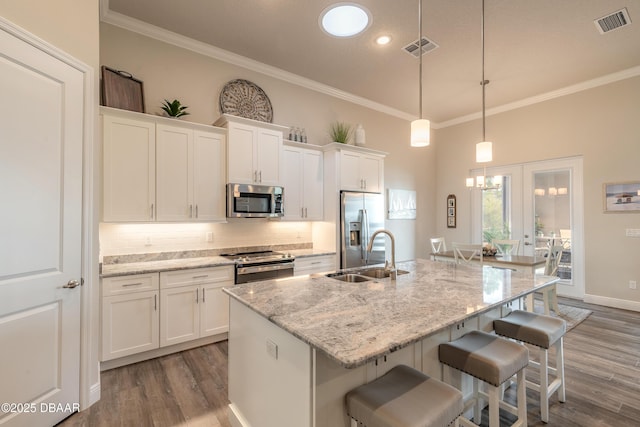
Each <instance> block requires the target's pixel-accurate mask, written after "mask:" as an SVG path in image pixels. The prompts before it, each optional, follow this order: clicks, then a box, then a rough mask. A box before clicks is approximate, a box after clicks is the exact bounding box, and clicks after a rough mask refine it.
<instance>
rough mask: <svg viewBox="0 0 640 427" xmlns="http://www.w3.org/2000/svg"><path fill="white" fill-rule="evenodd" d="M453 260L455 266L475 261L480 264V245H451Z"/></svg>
mask: <svg viewBox="0 0 640 427" xmlns="http://www.w3.org/2000/svg"><path fill="white" fill-rule="evenodd" d="M452 245H453V258H454V259H455V261H456V264H462V263H465V264H468V263H470V262H473V260H474V259H477V260H479V261H480V263H482V244H475V243H455V242H454V243H453V244H452Z"/></svg>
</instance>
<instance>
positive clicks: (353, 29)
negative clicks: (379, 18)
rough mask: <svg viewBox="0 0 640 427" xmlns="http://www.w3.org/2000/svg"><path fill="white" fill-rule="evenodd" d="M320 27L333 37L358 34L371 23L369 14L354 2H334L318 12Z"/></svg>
mask: <svg viewBox="0 0 640 427" xmlns="http://www.w3.org/2000/svg"><path fill="white" fill-rule="evenodd" d="M319 21H320V27H321V28H322V29H323V30H324V31H326V32H327V33H328V34H330V35H332V36H335V37H351V36H355V35H356V34H360V33H361V32H363V31H364V30H366V29H367V27H369V25H370V24H371V14H370V13H369V11H368V10H367V9H365V8H364V7H362V6H360V5H359V4H355V3H336V4H333V5H331V6H329V7H327V8H326V9H325V10H323V11H322V13H321V14H320V18H319Z"/></svg>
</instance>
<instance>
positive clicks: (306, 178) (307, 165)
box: [285, 150, 324, 221]
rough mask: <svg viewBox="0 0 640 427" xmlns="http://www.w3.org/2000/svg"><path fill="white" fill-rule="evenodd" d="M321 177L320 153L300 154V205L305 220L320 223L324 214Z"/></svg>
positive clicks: (305, 152) (307, 151) (307, 152)
mask: <svg viewBox="0 0 640 427" xmlns="http://www.w3.org/2000/svg"><path fill="white" fill-rule="evenodd" d="M323 176H324V175H323V169H322V153H320V152H318V151H311V150H304V151H303V153H302V185H303V188H302V194H303V203H302V205H303V207H304V215H305V216H304V219H306V220H310V221H312V220H313V221H322V218H323V214H324V212H323V208H324V204H323V197H324V186H323ZM285 188H286V187H285ZM285 191H286V190H285Z"/></svg>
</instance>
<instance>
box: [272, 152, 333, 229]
mask: <svg viewBox="0 0 640 427" xmlns="http://www.w3.org/2000/svg"><path fill="white" fill-rule="evenodd" d="M322 165H323V161H322V153H321V152H320V151H317V150H313V149H307V148H302V147H297V146H285V147H284V149H283V162H282V185H283V186H284V191H285V193H284V217H283V219H286V220H295V221H321V220H322V218H323V202H322V201H323V176H324V174H323V167H322Z"/></svg>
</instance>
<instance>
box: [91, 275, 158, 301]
mask: <svg viewBox="0 0 640 427" xmlns="http://www.w3.org/2000/svg"><path fill="white" fill-rule="evenodd" d="M158 283H159V279H158V273H149V274H132V275H130V276H118V277H105V278H104V279H102V296H110V295H122V294H128V293H133V292H142V291H155V290H158Z"/></svg>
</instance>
